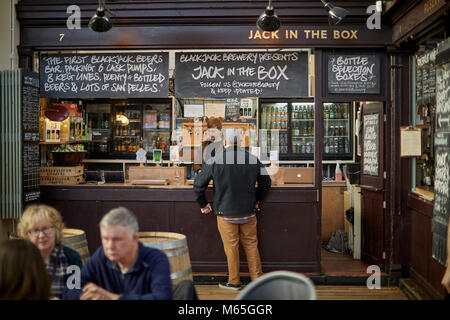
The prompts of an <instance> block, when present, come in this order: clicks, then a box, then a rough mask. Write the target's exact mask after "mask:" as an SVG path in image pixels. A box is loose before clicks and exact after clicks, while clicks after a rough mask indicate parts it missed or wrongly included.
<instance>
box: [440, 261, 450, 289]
mask: <svg viewBox="0 0 450 320" xmlns="http://www.w3.org/2000/svg"><path fill="white" fill-rule="evenodd" d="M441 284H442V285H443V286H444V287H445V289H446V290H447V292H448V293H450V265H449V266H447V270H446V271H445V273H444V277H443V278H442V281H441Z"/></svg>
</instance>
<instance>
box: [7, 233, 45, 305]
mask: <svg viewBox="0 0 450 320" xmlns="http://www.w3.org/2000/svg"><path fill="white" fill-rule="evenodd" d="M49 298H50V277H49V276H48V274H47V271H46V270H45V265H44V262H43V261H42V258H41V254H40V252H39V250H38V249H37V248H36V246H34V245H33V244H32V243H31V242H29V241H28V240H24V239H13V240H3V241H1V242H0V300H48V299H49Z"/></svg>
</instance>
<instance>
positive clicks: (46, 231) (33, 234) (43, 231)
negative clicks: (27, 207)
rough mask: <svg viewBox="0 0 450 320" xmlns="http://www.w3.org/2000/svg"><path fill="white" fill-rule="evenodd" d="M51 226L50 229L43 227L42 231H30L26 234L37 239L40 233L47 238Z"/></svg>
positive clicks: (51, 228)
mask: <svg viewBox="0 0 450 320" xmlns="http://www.w3.org/2000/svg"><path fill="white" fill-rule="evenodd" d="M53 228H54V227H53V226H52V227H44V228H42V229H32V230H30V231H28V234H29V235H30V236H32V237H35V238H36V237H38V236H39V234H40V233H41V232H42V233H43V234H45V235H46V236H48V235H49V234H50V232H51V231H52V230H53Z"/></svg>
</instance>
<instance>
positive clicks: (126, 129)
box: [114, 106, 141, 152]
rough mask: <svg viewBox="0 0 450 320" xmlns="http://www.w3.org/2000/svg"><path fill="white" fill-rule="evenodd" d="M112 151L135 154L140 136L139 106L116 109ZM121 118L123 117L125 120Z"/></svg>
mask: <svg viewBox="0 0 450 320" xmlns="http://www.w3.org/2000/svg"><path fill="white" fill-rule="evenodd" d="M116 108H117V111H116V117H115V129H114V130H115V131H114V151H116V152H136V151H137V150H138V149H139V142H140V136H141V111H140V109H139V106H136V107H134V106H127V107H126V108H125V107H116ZM121 116H125V117H126V119H128V121H126V120H121V119H124V118H123V117H121Z"/></svg>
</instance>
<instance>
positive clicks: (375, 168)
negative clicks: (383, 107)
mask: <svg viewBox="0 0 450 320" xmlns="http://www.w3.org/2000/svg"><path fill="white" fill-rule="evenodd" d="M379 122H380V120H379V114H366V115H364V117H363V139H364V142H363V145H364V151H363V173H364V174H367V175H370V176H378V175H379V160H380V159H379V158H380V154H379V125H380V124H379Z"/></svg>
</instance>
